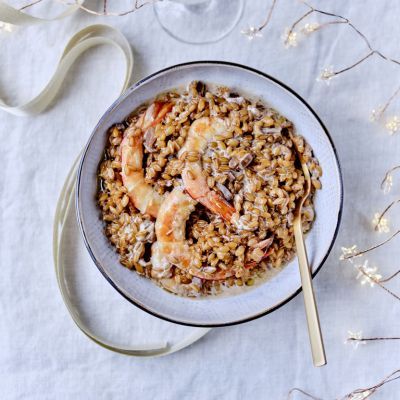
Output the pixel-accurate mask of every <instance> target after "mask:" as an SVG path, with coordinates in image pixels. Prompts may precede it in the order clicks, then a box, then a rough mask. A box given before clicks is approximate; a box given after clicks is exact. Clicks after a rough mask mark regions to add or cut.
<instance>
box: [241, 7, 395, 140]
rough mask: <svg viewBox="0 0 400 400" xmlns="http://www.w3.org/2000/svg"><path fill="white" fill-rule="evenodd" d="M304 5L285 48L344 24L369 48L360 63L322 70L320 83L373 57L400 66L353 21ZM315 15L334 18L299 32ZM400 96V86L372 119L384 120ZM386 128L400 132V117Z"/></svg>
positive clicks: (254, 29) (256, 32) (285, 37)
mask: <svg viewBox="0 0 400 400" xmlns="http://www.w3.org/2000/svg"><path fill="white" fill-rule="evenodd" d="M302 4H303V5H304V6H305V7H307V8H308V10H307V11H306V12H305V13H304V14H302V15H301V16H300V17H299V18H298V19H297V20H295V21H294V22H293V23H292V25H291V26H290V27H289V28H287V29H286V31H285V33H284V35H283V41H284V45H285V47H295V46H297V44H298V37H299V35H298V34H299V33H303V34H305V35H308V34H310V33H313V32H316V31H320V30H321V29H323V28H326V27H328V26H330V25H339V24H344V25H347V26H348V27H349V28H350V29H351V30H352V31H353V32H355V33H356V34H357V35H358V37H359V38H360V39H361V41H362V42H363V43H364V44H365V45H366V47H367V48H368V50H369V52H368V53H367V54H366V55H365V56H363V57H361V58H360V59H359V60H358V61H356V62H354V63H353V64H351V65H349V66H347V67H344V68H342V69H339V70H334V69H333V67H326V68H324V69H323V70H322V72H321V74H320V76H319V78H318V80H320V81H325V82H326V83H328V82H329V80H331V79H332V78H333V77H335V76H337V75H340V74H343V73H345V72H347V71H350V70H352V69H354V68H356V67H357V66H359V65H360V64H362V63H364V62H365V61H367V60H368V59H369V58H370V57H372V56H377V57H380V58H381V59H383V60H385V61H387V62H390V63H393V64H396V65H399V66H400V61H399V60H397V59H395V58H391V57H389V56H387V55H386V54H385V53H384V52H382V51H381V50H379V49H377V48H374V47H373V46H372V45H371V42H370V41H369V39H368V37H367V36H366V35H365V34H364V33H362V32H361V31H360V30H359V29H358V28H357V27H356V26H355V25H354V24H353V23H352V22H351V21H350V19H348V18H347V17H345V16H342V15H339V14H336V13H333V12H328V11H325V10H321V9H318V8H316V7H314V6H312V5H311V4H310V3H308V2H306V1H305V0H302ZM275 6H276V0H274V1H273V2H272V4H271V6H270V7H269V10H268V17H267V19H266V22H267V23H266V24H265V23H263V24H261V25H260V26H258V27H252V32H253V33H254V34H253V36H252V37H251V38H254V37H256V36H262V34H261V31H262V30H263V29H264V28H265V26H267V24H268V23H269V22H270V19H271V15H272V11H273V9H274V8H275ZM313 14H319V15H323V16H325V17H328V18H333V19H334V20H333V21H328V22H325V23H323V24H319V23H316V22H314V23H307V24H305V25H304V27H303V28H301V29H299V30H297V28H298V26H299V24H300V23H301V22H302V21H304V20H306V19H307V18H308V17H310V16H311V15H313ZM247 33H248V34H251V33H250V32H247ZM399 94H400V86H399V88H398V89H396V91H395V92H394V93H393V94H392V95H391V96H390V97H389V99H388V100H387V101H386V103H385V104H384V105H383V106H382V107H379V108H378V109H377V110H372V115H371V119H372V120H374V121H377V120H380V119H382V117H383V115H384V114H385V112H386V111H387V109H388V107H389V106H390V104H391V103H392V102H393V100H394V99H395V98H396V97H397V96H398V95H399ZM385 128H386V129H387V130H388V131H389V133H391V134H393V133H395V132H397V131H399V130H400V117H399V116H396V115H395V116H392V117H391V118H389V119H388V120H387V121H386V122H385Z"/></svg>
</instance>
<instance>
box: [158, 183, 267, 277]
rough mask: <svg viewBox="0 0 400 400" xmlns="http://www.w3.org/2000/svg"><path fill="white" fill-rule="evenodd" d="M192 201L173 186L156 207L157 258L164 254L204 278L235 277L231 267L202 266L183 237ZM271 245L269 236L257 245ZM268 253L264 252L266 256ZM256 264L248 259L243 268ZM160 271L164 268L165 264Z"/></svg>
mask: <svg viewBox="0 0 400 400" xmlns="http://www.w3.org/2000/svg"><path fill="white" fill-rule="evenodd" d="M195 204H196V202H195V201H194V200H193V199H192V198H191V197H189V196H188V195H186V194H185V193H184V192H183V190H182V189H180V188H175V189H174V190H173V191H172V192H170V193H169V194H168V195H167V196H166V198H165V200H164V201H163V203H162V204H161V207H160V209H159V212H158V216H157V220H156V224H155V231H156V236H157V243H158V245H157V248H156V250H157V252H158V253H157V257H165V260H166V261H168V262H169V263H171V264H173V265H175V266H176V267H178V268H180V269H182V270H184V271H187V272H189V273H190V274H191V275H193V276H195V277H197V278H201V279H205V280H221V279H226V278H229V277H231V276H234V275H235V271H234V270H233V269H227V270H221V271H217V272H215V270H214V272H211V271H209V268H207V266H205V267H202V265H201V260H200V259H199V258H198V257H196V256H197V254H196V252H195V250H194V248H192V247H190V246H189V244H188V243H187V241H186V238H185V231H186V222H187V220H188V219H189V216H190V214H191V213H192V212H193V211H194V209H195ZM271 244H272V239H267V240H264V241H263V242H260V243H259V244H258V245H256V246H258V247H260V248H265V247H269V246H270V245H271ZM267 256H268V255H267V253H266V254H265V257H267ZM164 265H165V264H164ZM256 265H257V263H255V262H251V263H248V264H246V265H245V268H254V267H255V266H256ZM162 270H165V266H164V267H163V269H162Z"/></svg>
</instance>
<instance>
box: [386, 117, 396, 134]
mask: <svg viewBox="0 0 400 400" xmlns="http://www.w3.org/2000/svg"><path fill="white" fill-rule="evenodd" d="M385 128H386V129H387V130H388V131H389V133H390V134H391V135H393V134H394V133H396V132H397V131H398V130H399V129H400V118H399V117H398V116H397V115H395V116H394V117H390V118H389V119H388V120H387V121H386V123H385Z"/></svg>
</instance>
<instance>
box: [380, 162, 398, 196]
mask: <svg viewBox="0 0 400 400" xmlns="http://www.w3.org/2000/svg"><path fill="white" fill-rule="evenodd" d="M397 169H400V165H396V166H395V167H393V168H391V169H389V171H387V172H386V174H385V176H384V178H383V180H382V183H381V189H382V190H383V192H384V193H389V192H390V190H391V189H392V186H393V175H392V173H393V172H394V171H396V170H397Z"/></svg>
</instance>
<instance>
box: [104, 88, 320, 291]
mask: <svg viewBox="0 0 400 400" xmlns="http://www.w3.org/2000/svg"><path fill="white" fill-rule="evenodd" d="M290 135H292V138H293V139H291V138H290ZM292 140H295V141H296V142H297V143H296V144H297V148H298V151H299V152H301V153H302V156H303V158H304V160H305V161H306V162H307V164H308V168H309V170H310V173H311V176H312V191H311V195H310V197H309V198H308V199H307V200H306V203H305V206H304V208H303V214H302V221H303V230H304V232H307V231H308V230H309V229H310V228H311V225H312V222H313V220H314V217H315V216H314V208H313V199H314V194H315V191H316V190H318V189H320V188H321V183H320V181H319V178H320V176H321V175H322V170H321V168H320V166H319V164H318V161H317V160H316V159H315V157H314V156H313V153H312V149H311V147H310V146H309V145H308V144H307V143H306V142H305V140H304V139H303V137H301V136H300V135H298V134H297V133H296V131H295V127H294V126H293V124H292V123H291V122H290V121H288V120H287V119H286V118H284V117H283V116H282V115H280V114H279V113H278V112H277V111H276V110H274V109H272V108H270V107H268V106H267V105H265V104H263V103H262V102H260V101H258V100H254V99H248V98H246V97H243V96H242V95H240V94H238V93H236V92H232V91H231V90H230V89H229V88H227V87H221V86H216V85H205V84H204V83H202V82H191V83H190V85H189V87H188V89H187V90H176V91H170V92H168V93H163V94H160V95H159V96H158V97H157V98H156V99H154V101H153V102H151V103H149V104H146V105H144V106H143V107H141V108H140V109H137V110H134V111H133V113H132V114H131V115H130V116H129V117H128V118H127V120H126V121H124V122H122V123H120V124H116V125H114V126H112V127H111V128H110V131H109V137H108V142H107V145H106V149H105V153H104V159H103V160H102V161H101V163H100V167H99V183H100V184H99V191H98V203H99V206H100V209H101V214H102V218H103V220H104V222H105V234H106V235H107V237H108V238H109V240H110V242H111V243H112V245H113V246H115V249H116V251H117V252H118V254H119V257H120V262H121V264H122V265H123V266H125V267H127V268H129V269H133V270H135V271H136V272H137V273H139V274H141V275H143V276H145V277H147V278H150V279H152V280H153V281H154V282H156V283H157V284H158V285H160V286H161V287H163V288H165V289H166V290H168V291H170V292H173V293H175V294H178V295H182V296H189V297H200V296H206V295H211V294H218V293H220V292H222V291H225V290H227V291H228V292H229V290H231V289H232V288H233V287H236V288H238V287H244V286H253V285H254V284H255V283H256V282H258V281H262V280H265V279H267V278H268V277H270V276H272V275H273V274H275V273H276V272H278V271H279V270H280V269H281V268H283V267H284V265H285V264H287V263H288V261H290V260H291V259H292V258H293V256H294V254H295V242H294V234H293V211H294V209H295V204H296V200H297V199H299V198H301V197H302V196H303V194H304V185H305V181H304V175H303V172H302V170H301V166H300V164H299V162H298V155H297V154H296V151H295V149H294V144H293V142H292Z"/></svg>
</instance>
